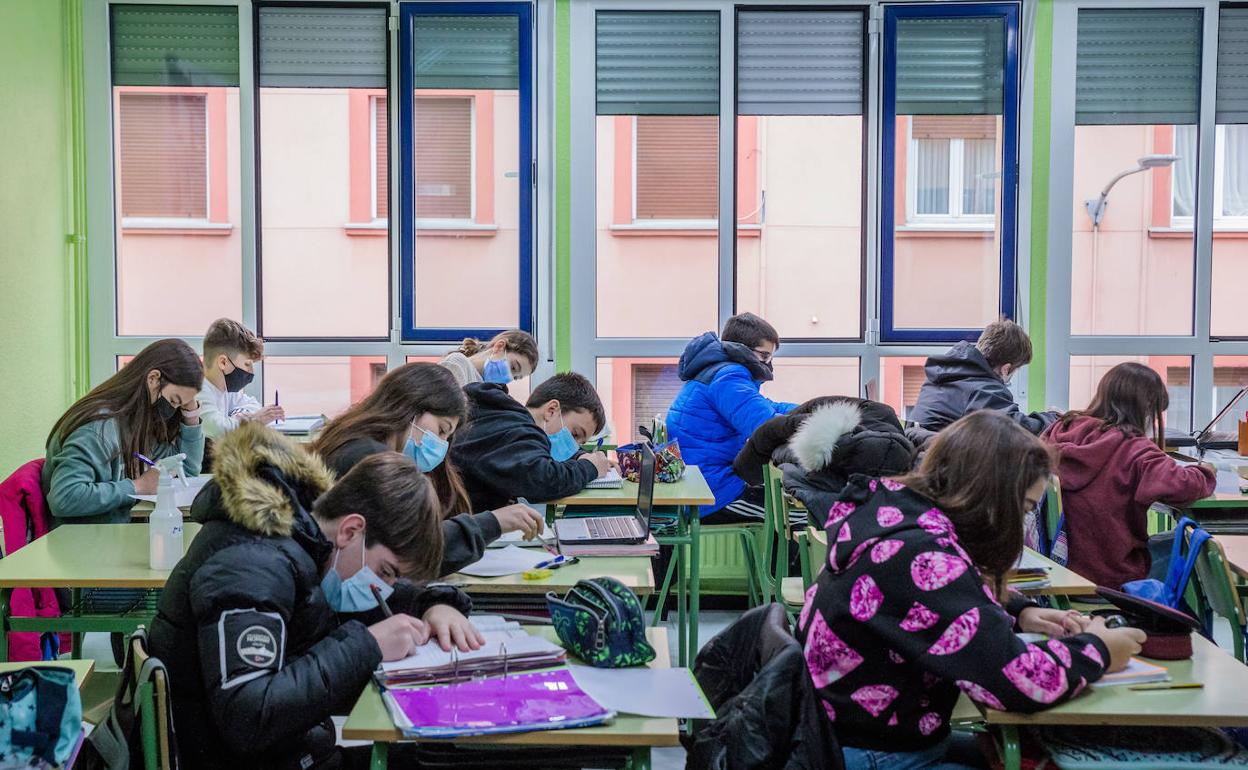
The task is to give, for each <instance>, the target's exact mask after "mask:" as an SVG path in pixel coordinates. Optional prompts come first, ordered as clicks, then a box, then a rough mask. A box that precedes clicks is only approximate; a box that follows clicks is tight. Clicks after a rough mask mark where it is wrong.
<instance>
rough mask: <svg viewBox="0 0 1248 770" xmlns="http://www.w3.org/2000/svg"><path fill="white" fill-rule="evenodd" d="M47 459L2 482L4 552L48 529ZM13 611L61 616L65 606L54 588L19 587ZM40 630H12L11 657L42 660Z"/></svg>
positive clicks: (0, 515) (24, 614) (64, 638)
mask: <svg viewBox="0 0 1248 770" xmlns="http://www.w3.org/2000/svg"><path fill="white" fill-rule="evenodd" d="M42 471H43V460H42V459H38V460H31V461H30V462H28V463H26V464H25V465H23V466H22V467H20V468H18V469H17V470H16V471H14V472H13V475H11V476H9V477H8V478H7V479H5V480H4V481H3V482H0V523H3V525H4V555H5V556H9V555H11V554H12V553H13V552H14V551H16V550H18V549H19V548H22V547H23V546H25V545H27V544H28V543H29V542H30V541H32V540H34V539H36V538H39V537H43V536H44V535H46V534H47V533H48V529H49V526H48V524H49V519H50V517H49V514H48V507H47V504H46V503H45V502H44V499H43V490H42V489H41V488H40V486H39V476H40V474H41V473H42ZM10 612H11V614H12V615H13V616H14V617H20V618H33V617H38V618H55V617H60V614H61V608H60V605H59V604H58V603H57V600H56V593H55V591H54V590H53V589H51V588H15V589H13V596H12V598H11V599H10ZM39 636H40V635H39V634H37V633H35V632H33V631H23V632H11V633H9V660H11V661H17V660H40V659H41V658H42V651H41V650H40V647H39ZM61 649H62V651H66V650H68V634H63V635H62V646H61Z"/></svg>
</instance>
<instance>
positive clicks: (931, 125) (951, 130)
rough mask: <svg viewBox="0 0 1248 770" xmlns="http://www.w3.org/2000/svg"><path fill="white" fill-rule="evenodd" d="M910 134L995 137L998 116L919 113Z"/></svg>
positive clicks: (950, 136) (925, 137) (928, 136)
mask: <svg viewBox="0 0 1248 770" xmlns="http://www.w3.org/2000/svg"><path fill="white" fill-rule="evenodd" d="M910 135H911V136H912V137H914V138H915V139H995V138H996V136H997V118H996V117H995V116H992V115H967V116H964V117H961V116H951V117H943V116H930V115H919V116H916V117H915V118H914V123H913V124H912V125H911V128H910Z"/></svg>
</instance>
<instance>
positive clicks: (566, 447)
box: [550, 411, 581, 462]
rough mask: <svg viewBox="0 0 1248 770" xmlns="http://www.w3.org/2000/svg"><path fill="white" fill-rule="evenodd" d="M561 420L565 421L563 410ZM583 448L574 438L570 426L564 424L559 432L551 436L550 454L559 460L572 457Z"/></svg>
mask: <svg viewBox="0 0 1248 770" xmlns="http://www.w3.org/2000/svg"><path fill="white" fill-rule="evenodd" d="M559 422H560V423H562V422H563V412H562V411H560V412H559ZM580 449H581V445H580V444H578V443H576V439H574V438H572V431H570V430H568V426H567V425H564V426H563V427H562V428H560V429H559V432H558V433H554V434H552V435H551V436H550V456H551V457H553V458H555V460H556V461H557V462H563V461H564V460H570V459H572V458H573V457H574V456H575V455H576V453H577V452H579V451H580Z"/></svg>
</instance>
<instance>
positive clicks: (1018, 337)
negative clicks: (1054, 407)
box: [910, 318, 1057, 435]
mask: <svg viewBox="0 0 1248 770" xmlns="http://www.w3.org/2000/svg"><path fill="white" fill-rule="evenodd" d="M1029 363H1031V339H1030V338H1029V337H1028V336H1027V332H1025V331H1023V327H1021V326H1019V325H1018V324H1016V323H1014V322H1013V321H1011V320H1009V319H1008V318H1005V319H1002V320H1000V321H995V322H993V323H990V324H988V326H987V327H986V328H985V329H984V331H983V333H982V334H980V335H979V339H978V340H976V342H975V344H974V345H972V344H971V343H969V342H965V341H963V342H959V343H958V344H956V345H954V346H953V347H952V348H950V349H949V352H947V353H945V354H944V355H943V356H932V357H931V358H929V359H927V365H926V366H925V367H924V369H925V370H926V371H927V382H925V383H923V387H922V388H921V389H920V390H919V399H918V401H917V402H915V405H914V408H913V409H912V410H911V412H910V421H911V422H913V423H914V424H915V425H917V426H919V427H920V428H923V429H925V430H926V431H940V430H944V428H945V426H947V425H949V424H950V423H952V422H954V421H955V420H958V419H959V418H961V417H962V416H963V415H967V414H970V413H971V412H974V411H976V410H977V409H992V410H995V411H998V412H1004V413H1005V414H1006V415H1008V416H1009V417H1010V419H1012V420H1014V421H1015V422H1017V423H1018V424H1019V425H1021V426H1023V427H1024V428H1026V429H1027V431H1028V432H1029V433H1033V434H1036V435H1039V434H1040V432H1041V431H1043V430H1044V429H1045V428H1047V427H1048V426H1049V425H1052V424H1053V421H1054V420H1056V419H1057V415H1056V414H1054V413H1053V412H1033V413H1032V414H1024V413H1023V412H1022V410H1020V409H1019V408H1018V404H1016V403H1014V394H1013V393H1011V392H1010V385H1009V382H1010V378H1011V377H1013V376H1014V373H1015V372H1016V371H1018V370H1019V369H1020V368H1022V367H1024V366H1026V365H1027V364H1029Z"/></svg>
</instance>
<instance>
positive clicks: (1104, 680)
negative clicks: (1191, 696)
mask: <svg viewBox="0 0 1248 770" xmlns="http://www.w3.org/2000/svg"><path fill="white" fill-rule="evenodd" d="M1168 681H1170V671H1169V670H1168V669H1166V667H1165V666H1158V665H1157V664H1155V663H1145V662H1144V661H1142V660H1140V659H1139V658H1132V659H1131V662H1130V663H1128V664H1127V667H1126V668H1124V669H1123V670H1121V671H1117V672H1115V673H1113V674H1106V675H1105V676H1103V677H1101V678H1100V679H1098V680H1097V681H1095V682H1093V683H1092V686H1093V687H1113V686H1114V685H1120V684H1149V683H1151V682H1168Z"/></svg>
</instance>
